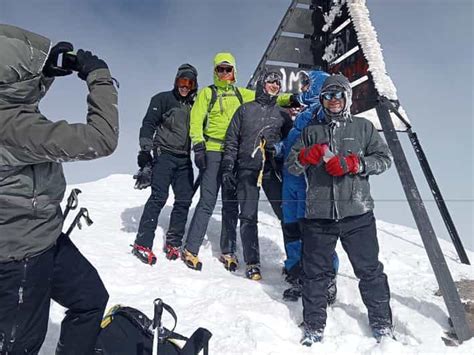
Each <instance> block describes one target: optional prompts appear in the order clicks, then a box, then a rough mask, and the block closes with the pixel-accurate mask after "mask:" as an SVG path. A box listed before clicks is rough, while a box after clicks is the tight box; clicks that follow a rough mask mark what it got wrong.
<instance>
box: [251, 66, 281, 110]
mask: <svg viewBox="0 0 474 355" xmlns="http://www.w3.org/2000/svg"><path fill="white" fill-rule="evenodd" d="M275 74H276V75H278V76H280V77H281V75H280V74H279V73H273V72H264V73H263V74H262V75H261V76H260V78H259V79H258V81H257V86H256V88H255V101H257V102H258V103H261V104H264V105H272V104H273V105H275V104H276V99H277V97H276V96H272V95H269V94H268V93H266V92H265V90H264V87H265V79H266V78H267V77H268V76H269V75H275ZM280 81H281V80H280Z"/></svg>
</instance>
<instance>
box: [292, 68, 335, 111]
mask: <svg viewBox="0 0 474 355" xmlns="http://www.w3.org/2000/svg"><path fill="white" fill-rule="evenodd" d="M308 76H309V80H310V82H309V89H308V90H307V91H305V92H302V93H301V94H300V96H299V101H300V102H301V103H303V104H305V105H307V106H311V105H313V104H315V103H319V93H320V92H321V87H322V86H323V83H324V81H325V80H326V79H327V78H328V77H329V74H328V73H326V72H324V71H321V70H311V71H310V72H309V73H308Z"/></svg>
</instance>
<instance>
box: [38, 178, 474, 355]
mask: <svg viewBox="0 0 474 355" xmlns="http://www.w3.org/2000/svg"><path fill="white" fill-rule="evenodd" d="M73 187H77V188H80V189H81V190H82V194H80V195H79V201H80V205H79V206H80V207H87V208H88V210H89V213H90V216H91V218H92V219H93V221H94V224H93V225H92V226H90V227H85V228H84V229H83V230H78V229H76V230H74V232H73V233H72V239H73V241H74V242H75V243H76V245H77V246H78V247H79V249H80V250H81V251H82V253H83V254H84V255H86V256H87V258H88V259H89V260H90V261H91V262H92V263H93V264H94V265H95V266H96V268H97V269H98V270H99V273H100V275H101V277H102V279H103V281H104V283H105V285H106V287H107V289H108V291H109V294H110V299H109V304H108V308H109V307H110V306H113V305H115V304H117V303H120V304H123V305H128V306H132V307H136V308H138V309H140V310H142V311H143V312H145V313H146V314H148V315H149V316H151V315H152V308H153V307H152V302H153V300H154V299H155V298H157V297H160V298H162V299H163V300H164V302H166V303H168V304H170V305H171V306H172V307H173V308H174V309H175V311H176V313H177V315H178V326H177V331H178V332H179V333H181V334H184V335H188V336H189V335H191V333H192V332H193V331H194V330H195V329H196V328H198V327H199V326H201V327H205V328H207V329H209V330H210V331H211V332H212V333H213V337H212V338H211V343H210V353H211V354H332V353H346V354H347V353H351V354H354V353H356V354H359V353H360V354H382V353H383V354H385V353H393V354H419V353H423V354H426V353H447V354H464V353H470V354H472V353H473V349H474V340H472V339H471V340H470V341H467V342H465V343H463V344H462V345H461V346H459V347H446V346H445V345H444V343H443V341H442V340H441V336H442V335H443V332H444V330H446V329H448V322H447V311H446V307H445V305H444V302H443V300H442V298H441V297H437V296H435V295H434V293H435V291H436V290H437V289H438V286H437V283H436V280H435V277H434V275H433V272H432V269H431V267H430V264H429V261H428V258H427V256H426V253H425V251H424V248H423V245H422V242H421V239H420V237H419V234H418V232H417V231H416V230H414V229H411V228H408V227H404V226H399V225H393V224H390V223H386V222H383V221H378V232H379V241H380V248H381V255H380V258H381V261H382V262H383V264H384V265H385V271H386V273H387V274H388V278H389V283H390V288H391V295H392V301H391V305H392V310H393V316H394V323H395V330H396V336H397V338H398V341H396V342H395V341H392V340H387V341H385V342H383V343H382V344H377V343H376V342H375V340H374V339H373V338H372V336H371V334H370V329H369V326H368V322H367V313H366V309H365V306H364V304H363V303H362V301H361V298H360V295H359V291H358V288H357V280H356V278H355V277H354V274H353V272H352V269H351V266H350V264H349V261H348V259H347V256H346V255H345V253H344V251H343V250H342V248H341V247H340V245H339V244H338V248H337V251H338V253H339V256H340V259H341V260H340V271H339V276H338V289H339V293H338V299H337V301H336V303H335V305H334V306H333V307H331V308H330V309H329V310H328V322H327V327H326V331H325V339H324V341H323V343H321V344H317V345H313V346H312V347H311V348H306V347H303V346H301V345H299V340H300V338H301V330H300V329H299V328H298V324H300V323H301V321H302V306H301V302H296V303H286V302H284V301H283V300H282V297H281V295H282V292H283V290H284V289H285V288H287V287H288V285H287V284H286V283H285V282H284V281H283V278H282V276H281V268H282V265H283V260H284V249H283V243H282V235H281V231H280V229H279V227H278V225H279V223H278V221H277V219H276V218H275V217H274V216H273V214H272V213H271V209H270V206H269V204H268V203H261V209H260V213H259V221H260V223H259V233H260V248H261V255H262V260H261V262H262V274H263V280H262V281H261V282H256V281H250V280H247V279H246V278H245V277H244V275H243V270H242V268H241V269H239V270H238V271H237V272H236V273H233V274H231V273H229V272H228V271H226V270H225V269H224V268H223V267H222V264H221V263H219V261H218V260H217V257H218V255H219V234H220V220H221V216H220V205H219V204H218V206H217V208H216V210H215V213H214V215H213V216H212V219H211V222H210V224H209V228H208V233H207V236H206V240H205V242H204V245H203V247H202V248H201V252H200V254H199V256H200V258H201V259H202V260H203V270H202V271H201V272H198V271H194V270H191V269H188V268H187V267H186V266H185V265H184V263H182V262H181V261H179V260H177V261H168V260H167V259H166V258H165V256H164V254H163V253H161V252H160V249H161V245H162V237H163V235H164V233H165V232H166V229H167V227H168V222H169V214H170V212H171V206H172V194H171V196H170V200H169V201H168V204H167V206H165V208H164V209H163V211H162V214H161V216H160V220H159V227H158V229H157V232H156V235H157V237H156V239H155V252H156V254H157V257H158V262H157V264H156V265H154V266H153V267H150V266H148V265H145V264H142V263H141V262H139V261H138V259H136V258H135V257H133V256H132V255H131V254H130V249H131V248H130V244H131V243H133V241H134V238H135V233H136V232H137V229H138V222H139V219H140V216H141V212H142V209H143V205H144V203H145V201H146V200H147V198H148V196H149V193H150V192H149V190H145V191H137V190H134V189H133V180H132V177H131V176H130V175H112V176H109V177H108V178H105V179H102V180H99V181H96V182H92V183H86V184H80V185H75V186H69V189H71V188H73ZM69 189H68V191H67V194H69ZM66 196H67V195H66ZM196 200H197V198H196V197H195V201H194V203H193V206H192V209H191V212H190V218H191V216H192V212H193V210H194V206H195V204H196V202H197V201H196ZM407 207H408V206H407ZM76 211H77V210H76ZM74 212H75V211H73V213H71V215H70V216H69V219H68V220H70V219H72V218H73V216H74V215H75V213H74ZM375 212H377V210H375ZM68 225H69V222H68V223H66V226H68ZM440 243H441V247H442V249H443V251H444V253H445V257H446V259H447V262H448V265H449V268H450V270H451V272H452V274H453V278H454V279H455V280H460V279H472V278H473V267H471V266H466V265H462V264H460V263H459V262H458V261H457V257H456V253H455V250H454V248H453V247H452V245H451V244H450V243H448V242H446V241H443V240H440ZM239 245H240V241H239ZM468 253H469V254H468V256H469V258H470V259H471V260H474V253H472V252H468ZM239 256H240V259H241V260H242V259H243V258H242V255H241V254H239ZM63 315H64V309H63V308H61V307H60V306H59V305H57V304H55V303H53V305H52V309H51V316H50V324H49V328H48V335H47V338H46V341H45V343H44V345H43V348H42V351H41V352H40V354H44V355H49V354H53V353H54V349H55V346H56V341H57V338H58V336H59V326H60V322H61V320H62V318H63ZM164 322H165V325H166V324H169V326H171V324H172V320H171V318H169V319H168V318H165V319H164Z"/></svg>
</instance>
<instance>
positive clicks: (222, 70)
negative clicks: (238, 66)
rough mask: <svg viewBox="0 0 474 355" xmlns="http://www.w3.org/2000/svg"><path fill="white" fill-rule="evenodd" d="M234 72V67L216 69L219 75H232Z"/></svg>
mask: <svg viewBox="0 0 474 355" xmlns="http://www.w3.org/2000/svg"><path fill="white" fill-rule="evenodd" d="M233 70H234V67H216V72H218V73H219V74H222V73H232V71H233Z"/></svg>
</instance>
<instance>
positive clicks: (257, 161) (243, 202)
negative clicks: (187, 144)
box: [221, 72, 293, 280]
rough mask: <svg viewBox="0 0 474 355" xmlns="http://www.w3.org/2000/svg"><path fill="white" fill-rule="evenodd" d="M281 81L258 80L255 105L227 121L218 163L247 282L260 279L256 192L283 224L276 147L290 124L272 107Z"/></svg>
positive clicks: (273, 74)
mask: <svg viewBox="0 0 474 355" xmlns="http://www.w3.org/2000/svg"><path fill="white" fill-rule="evenodd" d="M281 80H282V78H281V75H280V74H279V73H276V72H269V73H264V74H263V75H262V76H261V77H260V79H259V80H258V82H257V88H256V95H255V101H252V102H248V103H245V104H243V105H241V106H240V107H239V108H238V109H237V111H236V112H235V114H234V116H233V118H232V121H231V122H230V125H229V128H228V129H227V133H226V138H225V143H224V155H223V158H222V162H221V170H222V181H223V185H224V188H225V189H227V190H234V191H235V190H236V191H237V199H238V202H239V208H240V214H239V220H240V237H241V240H242V247H243V254H244V261H245V263H246V273H245V275H246V277H247V278H249V279H252V280H260V279H261V272H260V252H259V243H258V229H257V214H258V200H259V195H260V187H263V190H264V191H265V195H266V196H267V198H268V201H269V202H270V204H271V206H272V209H273V211H274V212H275V214H276V216H277V217H278V219H279V220H280V221H282V219H283V216H282V210H281V176H280V173H281V165H282V164H283V160H282V159H281V157H278V152H277V150H276V147H277V144H278V143H279V142H280V141H281V139H282V138H283V137H286V135H287V134H288V132H289V130H290V129H291V127H292V125H293V122H292V120H291V117H290V115H289V114H288V112H287V111H286V110H285V109H283V108H280V107H279V106H278V105H277V104H276V98H277V95H278V94H279V93H280V89H281ZM282 228H284V225H283V224H282ZM287 234H288V233H284V235H287Z"/></svg>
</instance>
